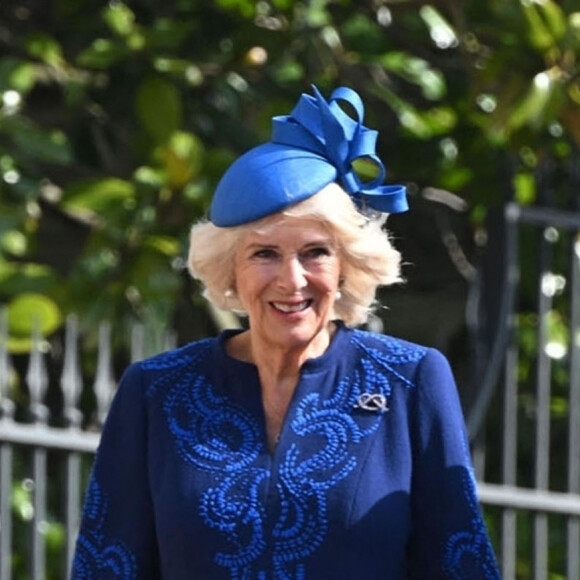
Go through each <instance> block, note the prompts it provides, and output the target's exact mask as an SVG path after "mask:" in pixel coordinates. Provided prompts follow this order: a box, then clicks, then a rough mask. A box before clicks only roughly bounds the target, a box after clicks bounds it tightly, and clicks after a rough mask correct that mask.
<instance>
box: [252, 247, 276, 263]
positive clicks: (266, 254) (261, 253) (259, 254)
mask: <svg viewBox="0 0 580 580" xmlns="http://www.w3.org/2000/svg"><path fill="white" fill-rule="evenodd" d="M277 256H278V254H277V253H276V251H275V250H273V249H272V248H261V249H259V250H256V251H255V252H254V253H253V254H252V258H258V259H261V260H272V259H274V258H276V257H277Z"/></svg>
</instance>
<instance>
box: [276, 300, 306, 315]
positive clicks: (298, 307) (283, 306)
mask: <svg viewBox="0 0 580 580" xmlns="http://www.w3.org/2000/svg"><path fill="white" fill-rule="evenodd" d="M271 304H272V306H273V307H274V308H275V309H276V310H279V311H280V312H284V313H286V314H291V313H294V312H302V311H303V310H306V309H307V308H308V307H309V306H310V304H312V300H303V301H302V302H295V303H293V304H290V303H288V302H272V303H271Z"/></svg>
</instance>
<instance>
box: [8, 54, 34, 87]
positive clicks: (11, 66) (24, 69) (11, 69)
mask: <svg viewBox="0 0 580 580" xmlns="http://www.w3.org/2000/svg"><path fill="white" fill-rule="evenodd" d="M35 83H36V68H35V66H34V65H33V64H32V63H30V62H27V61H24V60H21V59H18V58H11V57H4V58H2V59H0V92H1V91H6V90H9V89H12V90H15V91H18V92H20V93H27V92H28V91H29V90H30V89H31V88H32V87H33V86H34V84H35Z"/></svg>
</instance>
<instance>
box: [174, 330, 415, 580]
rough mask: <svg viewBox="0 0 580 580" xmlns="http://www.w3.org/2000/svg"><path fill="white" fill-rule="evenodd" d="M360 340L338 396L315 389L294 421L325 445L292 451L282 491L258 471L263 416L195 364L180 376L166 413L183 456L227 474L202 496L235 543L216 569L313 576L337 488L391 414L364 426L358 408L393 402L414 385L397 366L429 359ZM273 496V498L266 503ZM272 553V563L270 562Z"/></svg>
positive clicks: (207, 517) (205, 511)
mask: <svg viewBox="0 0 580 580" xmlns="http://www.w3.org/2000/svg"><path fill="white" fill-rule="evenodd" d="M352 336H353V342H354V345H355V346H356V347H357V348H358V349H360V350H361V353H362V358H361V361H360V362H359V365H358V367H357V368H356V370H355V371H354V372H353V373H352V375H351V376H350V377H348V378H347V379H345V380H342V381H341V382H340V383H339V384H338V385H337V387H336V388H335V390H334V392H333V396H332V398H330V399H324V398H323V397H321V396H320V395H319V394H318V393H316V392H314V393H310V394H307V395H305V396H304V397H303V398H302V399H301V400H300V401H299V403H298V404H297V406H296V409H295V412H294V416H293V417H292V418H291V419H290V423H289V425H290V428H291V430H292V431H293V433H294V436H295V437H299V438H308V440H309V441H313V440H316V441H318V442H320V444H319V445H318V446H316V448H315V449H314V450H313V448H312V446H311V445H310V446H302V445H300V444H299V443H298V444H296V443H294V444H292V445H290V446H289V447H288V449H287V450H286V453H285V454H284V457H283V458H282V460H281V462H280V464H279V466H278V474H277V475H278V477H277V478H276V484H275V488H274V489H273V490H272V489H271V490H269V491H268V483H269V482H270V480H271V478H272V475H273V474H272V473H271V472H270V470H268V469H264V468H260V467H258V466H257V465H256V460H257V459H258V457H259V456H260V454H261V453H263V452H264V443H263V435H262V430H261V428H260V426H259V424H258V422H257V421H256V419H254V417H253V416H252V415H251V414H249V413H248V412H246V411H245V410H244V409H242V408H241V407H238V406H236V405H233V404H232V403H231V402H229V400H228V399H227V398H225V397H222V396H219V395H217V394H216V393H215V392H214V390H213V389H212V386H211V385H210V384H209V381H208V379H207V378H206V377H205V376H204V375H203V374H201V373H200V372H199V371H198V372H196V370H197V369H195V368H193V367H192V366H191V365H189V364H188V365H186V367H184V372H182V373H181V374H180V375H179V376H177V375H176V376H174V377H173V381H174V382H173V385H172V386H171V387H170V388H169V390H168V392H167V396H166V399H165V403H164V410H165V412H166V417H167V422H168V425H169V429H170V430H171V432H172V434H173V435H174V437H175V442H176V446H177V449H178V452H179V454H180V456H181V457H182V458H183V459H184V460H186V461H187V462H190V463H193V464H195V465H197V466H199V467H201V468H203V469H207V470H210V471H215V470H220V471H222V472H224V475H223V478H222V479H221V481H220V483H218V484H217V485H215V486H212V487H210V488H208V489H206V490H205V492H204V493H203V495H202V498H201V503H200V515H201V518H202V519H203V521H204V522H205V523H206V525H207V526H208V527H210V528H212V529H217V530H219V531H220V532H221V533H222V534H223V535H224V537H225V538H227V541H228V543H227V545H228V549H227V550H225V549H224V550H222V551H221V552H219V553H217V554H216V556H215V562H216V563H217V564H218V565H220V566H223V567H225V568H228V569H229V570H230V574H231V578H233V579H234V578H235V579H242V578H248V579H249V578H262V577H263V578H266V577H268V578H269V577H274V578H277V579H288V580H297V579H300V578H304V577H305V574H306V564H305V561H306V559H307V558H308V557H309V556H311V555H312V554H313V553H314V552H315V551H316V550H317V549H318V548H319V547H320V546H321V544H322V543H323V541H324V539H325V538H326V536H327V532H328V516H327V493H328V490H330V489H331V488H332V487H334V486H335V485H336V484H337V483H338V482H340V481H341V480H343V479H344V478H345V477H346V476H348V475H349V474H350V473H351V472H352V471H353V470H354V469H355V467H356V464H357V456H356V452H355V451H354V450H353V445H357V444H359V443H360V442H361V441H362V440H363V439H365V438H366V437H368V436H369V435H370V434H371V433H373V432H374V431H376V429H378V427H379V425H380V422H381V417H382V416H383V413H384V412H383V411H382V410H379V412H376V413H369V412H363V417H364V421H363V420H362V419H361V416H357V415H356V413H353V406H354V403H355V402H356V401H357V398H358V397H360V395H361V394H362V393H365V392H372V393H376V394H378V395H381V396H383V397H385V398H387V397H388V396H389V395H390V392H391V384H392V383H393V382H397V381H398V382H399V383H402V384H403V385H404V386H405V387H411V386H412V383H411V382H410V381H409V380H408V379H406V378H405V377H403V376H402V375H401V374H400V373H398V372H397V371H396V370H395V368H394V367H395V366H396V365H397V364H404V363H407V362H411V361H417V360H420V359H421V358H422V357H423V356H424V354H425V351H424V350H423V349H418V348H416V347H412V348H408V349H403V350H400V351H399V352H396V353H394V352H393V350H392V349H390V350H389V347H390V346H391V345H390V344H389V343H388V341H387V340H386V339H383V338H382V337H380V336H377V337H376V340H377V342H378V343H379V344H377V346H376V348H374V347H369V346H368V339H367V341H366V342H365V339H364V338H363V336H362V334H358V333H357V332H353V334H352ZM397 344H398V343H397ZM385 346H387V348H386V349H385ZM399 348H400V347H399ZM185 371H187V372H185ZM192 375H193V376H195V377H196V378H195V379H194V381H193V383H192V380H191V376H192ZM273 492H274V493H273ZM267 493H268V495H269V497H270V498H271V499H268V500H267V501H266V500H265V499H264V498H265V496H266V494H267ZM267 503H268V504H269V505H270V506H276V507H275V508H272V507H270V508H269V511H270V513H275V514H276V517H275V521H274V522H272V521H268V519H267V518H268V514H267V513H266V504H267ZM266 554H269V559H270V561H269V562H264V557H265V555H266ZM258 562H260V563H258Z"/></svg>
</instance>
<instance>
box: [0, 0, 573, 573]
mask: <svg viewBox="0 0 580 580" xmlns="http://www.w3.org/2000/svg"><path fill="white" fill-rule="evenodd" d="M311 84H316V85H317V86H318V87H319V88H320V90H321V91H322V93H323V94H324V95H325V96H327V97H328V96H329V95H330V93H331V91H332V89H333V88H335V87H336V86H339V85H347V86H351V87H353V88H354V89H355V90H357V91H358V92H359V93H360V94H361V96H362V98H363V101H364V102H365V105H366V119H365V124H366V125H367V126H370V127H373V128H376V129H378V130H379V133H380V137H379V143H378V148H379V151H378V152H379V154H380V156H381V157H382V159H383V160H384V161H385V163H386V166H387V171H388V175H387V178H388V181H389V182H394V183H404V184H406V185H407V188H408V192H409V198H410V203H411V207H412V209H413V211H412V212H410V213H409V214H406V215H403V216H394V217H393V218H392V220H391V221H390V222H389V223H390V224H392V226H391V227H392V228H393V231H394V234H395V242H396V243H397V244H401V248H402V250H403V254H404V256H405V259H406V263H407V266H406V268H407V269H406V272H405V273H406V277H407V279H408V281H409V283H408V285H407V288H404V289H403V290H402V292H403V293H404V294H405V296H406V298H405V299H404V300H407V302H404V300H403V299H402V298H400V297H399V296H398V294H397V290H393V291H391V293H389V294H388V300H387V302H388V303H389V304H390V306H391V310H389V312H388V313H387V314H386V316H385V318H386V320H387V323H386V326H387V330H389V331H392V332H395V333H397V334H401V335H403V336H405V337H407V338H409V339H416V340H420V341H422V342H426V343H429V344H432V345H434V346H438V347H440V348H441V349H442V350H443V351H444V352H446V354H447V355H448V356H450V358H451V360H452V362H454V369H455V371H456V372H458V373H459V374H461V371H460V368H461V363H462V361H463V360H465V358H466V357H465V356H464V355H465V348H466V347H465V345H466V343H467V341H465V334H464V333H463V332H462V331H461V330H458V328H463V327H464V325H465V304H466V301H467V295H468V292H469V287H470V285H472V284H473V281H474V278H475V274H474V272H475V269H476V267H477V263H476V260H477V257H478V255H479V254H480V253H482V252H483V251H484V250H485V248H486V246H487V245H491V244H490V240H493V237H494V235H495V232H494V231H492V230H490V223H493V221H491V222H490V216H492V215H494V212H495V211H496V210H497V208H500V207H501V206H502V204H503V203H504V202H505V201H506V200H507V199H508V198H509V199H514V200H515V201H518V202H519V203H522V204H537V203H542V202H545V201H546V200H545V199H541V197H542V195H543V194H542V191H541V190H540V189H539V188H538V172H539V171H540V170H541V169H542V167H544V166H545V165H546V164H548V165H550V166H553V165H554V163H556V164H558V165H559V166H563V167H566V166H568V165H570V164H573V162H574V160H577V157H576V155H577V147H578V145H579V143H580V7H579V6H578V2H577V0H561V1H558V2H556V1H555V0H470V1H468V2H466V1H464V0H434V1H432V2H423V1H420V0H259V1H255V0H174V1H171V2H168V1H166V0H163V1H162V0H126V1H125V2H123V1H121V0H111V1H109V2H102V1H100V0H99V1H97V0H3V1H2V2H0V306H3V307H4V308H5V309H6V310H7V312H8V317H7V319H8V330H9V348H10V350H11V351H12V353H13V354H15V355H17V354H18V353H26V352H27V351H28V350H29V349H30V346H31V345H30V336H31V332H32V330H33V329H34V330H35V331H40V332H41V333H42V335H43V336H44V337H46V338H47V339H50V337H51V336H52V335H53V334H54V333H57V332H59V331H61V330H62V327H63V323H64V321H65V319H66V317H67V316H68V315H69V314H71V313H76V314H78V315H79V321H80V324H81V327H82V328H81V332H82V335H83V337H84V340H85V342H86V343H87V344H91V343H92V344H96V342H97V330H98V324H99V323H100V322H101V321H103V320H109V321H111V322H112V324H113V337H114V340H115V341H116V342H117V343H118V346H119V348H120V346H121V344H122V343H123V342H124V341H126V336H127V333H128V329H129V328H130V327H131V325H133V324H134V323H135V322H140V323H142V324H145V325H146V327H147V329H148V332H149V335H150V336H153V334H154V333H157V334H158V333H159V332H164V331H165V330H167V329H174V331H175V332H176V334H177V340H178V341H179V342H185V341H186V340H191V339H195V338H197V337H200V336H203V335H206V334H208V333H214V332H215V331H216V329H217V328H219V327H220V325H223V324H226V323H228V322H231V320H224V319H222V318H220V314H219V313H216V312H214V311H212V310H211V309H208V306H207V305H206V304H205V302H204V301H203V300H202V299H201V298H200V293H199V288H198V287H197V286H196V284H195V283H194V282H192V281H191V280H190V279H189V277H188V275H187V273H186V270H185V256H186V251H187V238H188V230H189V227H190V225H191V224H192V223H193V222H194V221H196V220H197V219H199V218H201V217H203V216H205V215H206V212H207V207H208V203H209V200H210V198H211V195H212V192H213V189H214V187H215V184H216V182H217V180H218V179H219V177H220V176H221V174H222V173H223V171H224V169H225V168H226V167H227V166H228V164H229V163H230V162H231V161H232V160H233V159H234V158H235V157H236V156H238V155H239V154H240V153H242V152H244V151H245V150H247V149H248V148H250V147H251V146H253V145H256V144H258V143H260V142H263V141H265V140H267V139H268V138H269V134H270V119H271V117H272V116H273V115H276V114H285V113H287V112H289V111H290V109H291V108H292V107H293V106H294V104H295V102H296V100H297V97H298V95H299V94H300V93H301V92H310V86H311ZM567 179H568V178H567V176H565V175H564V176H563V177H561V183H559V182H558V181H557V180H556V181H555V182H554V183H555V185H554V187H552V188H551V189H550V196H551V197H550V200H549V203H550V205H552V206H559V207H569V206H570V199H571V198H570V195H569V188H567V187H566V186H565V183H564V182H566V183H567V181H566V180H567ZM498 247H499V246H496V247H495V249H494V250H493V251H495V252H496V253H495V254H494V253H493V251H492V255H491V262H492V263H494V261H495V263H497V264H499V262H501V256H500V255H498V254H497V252H498V251H499V252H501V249H500V250H498ZM437 248H439V249H437ZM522 250H523V257H522V260H523V261H522V264H523V267H533V265H534V263H535V261H536V252H537V248H536V246H535V244H534V243H529V244H528V243H524V244H522ZM436 252H439V254H445V255H446V256H447V259H446V262H445V263H443V262H442V261H441V260H440V259H439V254H437V253H436ZM409 265H410V266H409ZM525 290H526V289H525ZM526 292H527V298H526V297H524V299H523V300H522V304H521V308H522V313H521V316H520V319H521V320H520V321H521V328H522V333H521V338H520V341H521V348H522V353H523V354H522V357H521V360H520V369H519V375H520V380H521V381H522V383H526V382H527V381H529V382H530V384H531V382H532V380H533V379H532V378H530V375H531V374H532V372H533V361H534V358H535V351H537V343H536V339H537V337H536V329H537V318H534V314H533V312H534V302H535V299H536V290H535V289H534V288H533V287H531V286H530V287H529V288H527V290H526ZM414 295H415V297H416V300H415V302H414V303H413V302H412V300H413V296H414ZM409 296H410V298H409ZM410 301H411V302H410ZM568 323H569V319H568V317H567V312H566V310H565V307H562V308H561V309H560V310H558V309H555V310H554V312H553V313H551V315H550V325H549V328H550V332H551V333H552V334H553V337H552V338H553V340H552V343H558V342H559V343H560V344H564V343H566V342H567V341H568V340H569V336H570V329H569V328H568V326H567V325H568ZM47 344H48V343H47ZM458 345H460V347H458ZM556 346H557V345H556ZM560 375H561V376H559V378H558V376H556V377H555V379H554V380H555V390H554V397H553V401H552V405H553V413H554V416H555V417H556V418H558V417H563V416H565V415H566V411H567V408H566V404H567V403H566V400H565V382H566V379H567V375H566V374H565V373H560ZM460 383H461V381H460ZM522 392H523V394H522V397H521V408H522V414H523V416H524V417H525V416H526V414H527V413H528V411H527V409H528V408H529V407H530V405H529V398H530V397H532V396H533V395H531V394H530V393H529V392H526V390H525V388H524V389H523V390H522ZM528 414H529V413H528ZM531 441H532V438H531V437H529V430H528V431H526V430H525V429H522V443H523V446H524V448H525V447H526V446H527V447H528V448H529V450H528V456H531V455H532V453H533V449H531V446H532V445H533V443H531ZM525 469H528V468H527V467H526V468H525ZM24 483H25V481H24ZM21 487H22V489H21V490H20V492H19V494H17V495H16V496H15V498H14V502H15V506H16V507H15V513H16V516H17V518H18V517H19V516H18V514H20V513H21V512H22V514H26V509H25V508H26V506H27V505H28V503H29V492H28V491H27V487H26V485H25V484H23V486H21ZM23 506H24V507H23ZM22 518H23V519H26V518H25V515H23V516H22ZM490 525H491V527H492V531H493V522H492V523H491V524H490ZM55 526H56V527H55V528H54V530H53V531H54V534H53V536H54V537H55V538H57V539H56V540H55V543H57V544H58V543H59V541H58V537H60V536H59V534H61V531H59V528H58V526H57V525H56V524H55ZM519 533H520V534H521V536H522V537H521V538H520V540H519V541H521V542H523V543H527V542H528V539H526V534H528V533H529V527H526V526H524V527H522V528H520V530H519ZM554 545H555V548H554V549H555V550H556V551H557V550H558V549H560V551H562V546H563V542H558V541H556V542H555V543H554ZM558 545H559V546H560V548H558ZM520 564H521V567H522V578H525V577H526V569H527V568H526V565H527V564H526V562H525V560H522V562H521V563H520ZM17 565H24V563H21V564H18V563H17ZM553 577H554V578H556V577H558V576H557V575H554V576H553Z"/></svg>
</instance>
